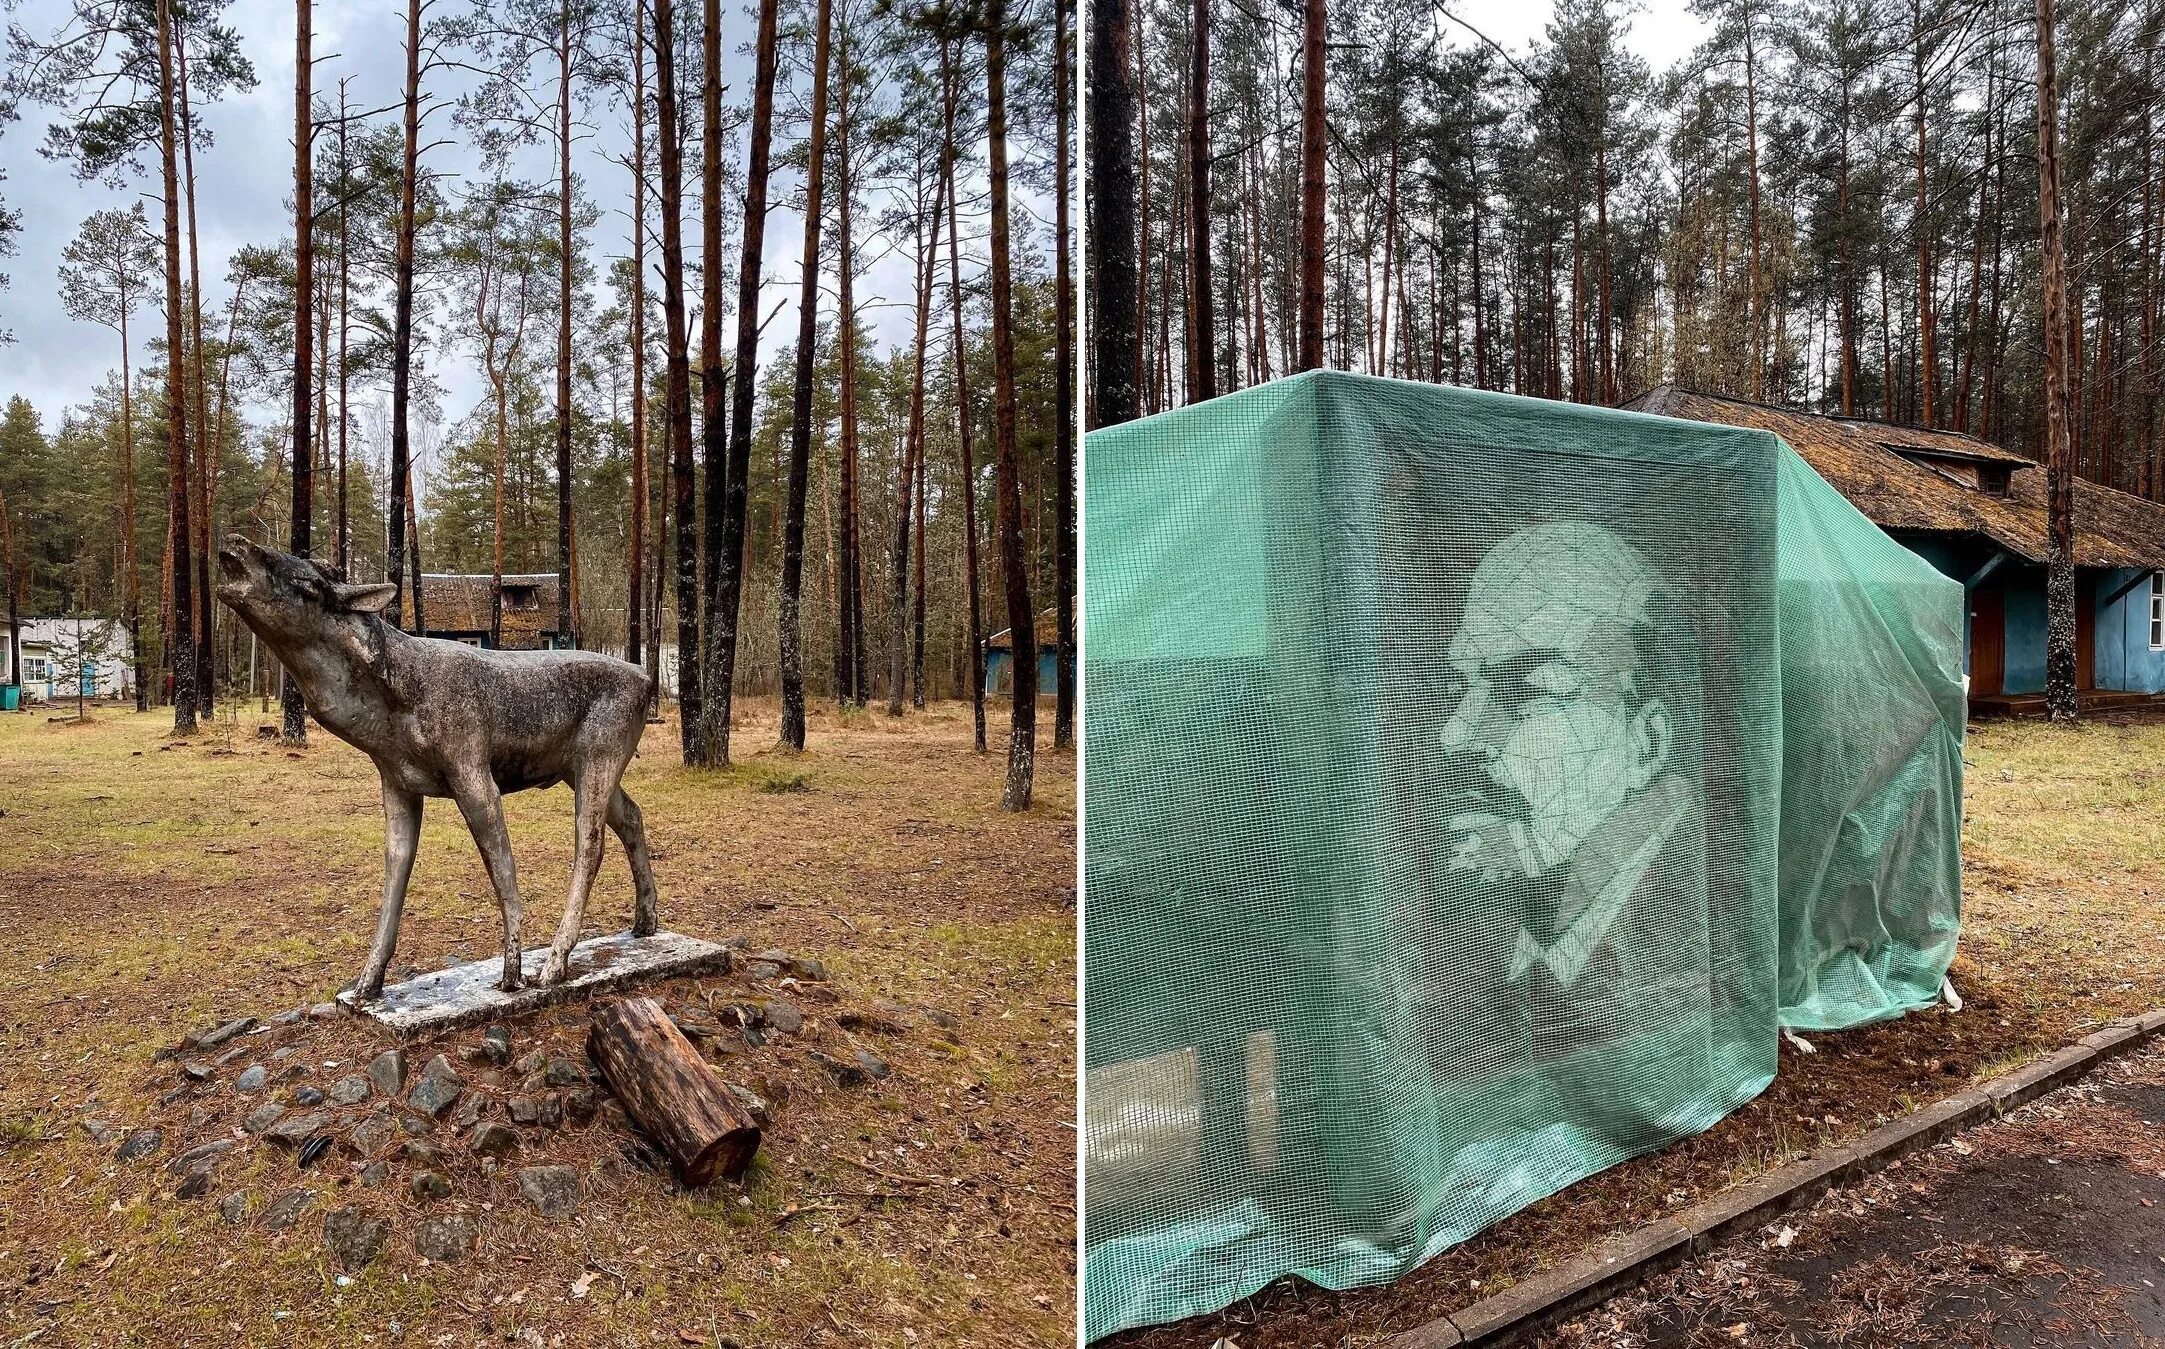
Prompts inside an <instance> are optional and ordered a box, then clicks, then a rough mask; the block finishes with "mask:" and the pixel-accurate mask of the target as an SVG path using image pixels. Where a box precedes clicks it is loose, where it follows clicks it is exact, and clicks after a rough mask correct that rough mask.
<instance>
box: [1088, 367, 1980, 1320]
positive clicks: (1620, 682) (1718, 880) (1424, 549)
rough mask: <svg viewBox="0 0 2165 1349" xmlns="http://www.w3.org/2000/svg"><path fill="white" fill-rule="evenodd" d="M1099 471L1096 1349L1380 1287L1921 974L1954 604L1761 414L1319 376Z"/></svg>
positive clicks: (1957, 743) (1680, 1127)
mask: <svg viewBox="0 0 2165 1349" xmlns="http://www.w3.org/2000/svg"><path fill="white" fill-rule="evenodd" d="M1085 462H1086V469H1085V471H1086V474H1087V481H1086V494H1085V522H1086V529H1087V533H1086V536H1085V537H1086V540H1087V546H1086V576H1085V596H1086V628H1085V631H1086V632H1087V634H1088V638H1087V643H1086V650H1085V659H1086V662H1087V664H1086V669H1085V674H1084V681H1083V687H1084V695H1085V721H1084V725H1085V735H1086V753H1087V760H1086V761H1087V763H1088V772H1087V773H1086V774H1085V781H1086V786H1085V838H1084V848H1085V854H1084V855H1085V861H1084V885H1085V905H1086V908H1085V925H1086V941H1087V945H1086V947H1085V951H1086V959H1085V968H1086V975H1085V978H1086V980H1087V989H1086V1003H1085V1006H1086V1009H1087V1012H1086V1016H1087V1026H1086V1034H1087V1039H1086V1057H1087V1082H1086V1088H1085V1120H1084V1153H1085V1174H1086V1181H1085V1183H1086V1186H1087V1188H1086V1191H1085V1195H1086V1210H1087V1211H1086V1216H1085V1246H1086V1254H1085V1274H1084V1278H1085V1286H1086V1303H1087V1313H1086V1314H1087V1321H1088V1325H1087V1329H1088V1333H1089V1334H1090V1336H1091V1337H1092V1338H1096V1337H1099V1336H1102V1335H1105V1334H1108V1333H1110V1332H1112V1331H1115V1330H1118V1329H1121V1328H1124V1327H1128V1326H1135V1325H1143V1324H1150V1323H1154V1322H1160V1321H1167V1320H1172V1319H1176V1318H1179V1317H1182V1316H1188V1315H1193V1314H1197V1313H1202V1312H1208V1311H1212V1310H1215V1309H1217V1308H1219V1307H1222V1306H1224V1305H1226V1304H1227V1303H1229V1302H1232V1301H1233V1300H1235V1299H1237V1298H1239V1297H1242V1296H1244V1295H1246V1294H1248V1293H1251V1292H1253V1291H1255V1290H1256V1289H1258V1288H1260V1287H1262V1286H1263V1285H1264V1284H1266V1283H1268V1282H1270V1281H1271V1280H1273V1279H1275V1278H1278V1277H1280V1276H1283V1275H1289V1274H1290V1275H1299V1276H1301V1277H1302V1278H1305V1279H1308V1280H1310V1281H1312V1282H1314V1283H1318V1284H1322V1285H1325V1286H1328V1287H1332V1288H1343V1287H1348V1286H1351V1285H1355V1284H1363V1283H1374V1282H1379V1281H1383V1280H1387V1279H1390V1278H1392V1277H1394V1276H1396V1275H1398V1274H1401V1273H1403V1272H1405V1271H1406V1270H1407V1269H1409V1268H1411V1267H1413V1266H1414V1265H1416V1264H1418V1263H1420V1262H1421V1261H1422V1260H1425V1259H1427V1258H1428V1257H1430V1256H1433V1255H1435V1254H1436V1253H1437V1252H1439V1251H1441V1250H1443V1249H1445V1248H1447V1247H1449V1246H1451V1245H1453V1244H1455V1243H1457V1242H1460V1241H1463V1240H1465V1239H1466V1238H1467V1237H1470V1236H1472V1235H1473V1234H1474V1233H1476V1232H1478V1231H1480V1230H1481V1229H1482V1228H1484V1227H1486V1226H1488V1225H1489V1224H1491V1223H1493V1222H1495V1221H1496V1220H1497V1219H1499V1218H1501V1217H1503V1216H1505V1215H1507V1214H1510V1213H1512V1212H1514V1211H1516V1210H1518V1209H1520V1208H1522V1207H1524V1206H1525V1205H1527V1204H1529V1203H1531V1202H1533V1201H1534V1200H1536V1199H1539V1198H1541V1197H1543V1196H1545V1195H1548V1194H1552V1193H1554V1192H1555V1191H1556V1190H1558V1189H1560V1188H1562V1187H1563V1186H1565V1185H1568V1184H1570V1183H1571V1182H1572V1181H1574V1180H1576V1179H1578V1178H1580V1177H1582V1176H1585V1175H1588V1174H1590V1173H1592V1172H1595V1171H1599V1170H1601V1169H1603V1168H1605V1167H1608V1166H1611V1165H1614V1164H1615V1163H1617V1162H1619V1161H1622V1160H1624V1159H1625V1158H1628V1157H1631V1156H1633V1155H1635V1154H1638V1153H1642V1152H1645V1151H1648V1150H1650V1149H1653V1148H1656V1147H1659V1146H1661V1145H1662V1144H1664V1143H1666V1142H1668V1141H1670V1140H1672V1139H1675V1138H1678V1137H1681V1136H1684V1135H1687V1134H1691V1133H1695V1132H1698V1131H1700V1130H1704V1129H1706V1128H1708V1127H1710V1126H1711V1125H1713V1124H1714V1123H1715V1122H1716V1121H1717V1120H1719V1119H1720V1118H1721V1117H1722V1116H1723V1115H1724V1114H1726V1113H1727V1112H1728V1111H1730V1110H1732V1109H1734V1108H1735V1107H1736V1106H1738V1105H1739V1104H1741V1103H1742V1102H1744V1101H1746V1100H1748V1099H1750V1098H1751V1097H1752V1096H1753V1095H1755V1094H1756V1093H1758V1092H1759V1091H1761V1090H1762V1089H1764V1087H1765V1086H1766V1084H1767V1083H1768V1081H1769V1080H1770V1079H1771V1078H1772V1076H1773V1073H1774V1070H1775V1062H1776V1056H1777V1040H1778V1032H1779V1027H1780V1026H1781V1025H1782V1024H1784V1023H1785V1022H1786V1023H1788V1024H1793V1025H1797V1026H1800V1027H1803V1026H1809V1027H1828V1026H1843V1025H1851V1024H1856V1023H1859V1022H1864V1021H1869V1020H1873V1019H1877V1018H1881V1017H1886V1016H1892V1015H1897V1014H1899V1013H1900V1012H1902V1011H1903V1010H1905V1009H1908V1008H1912V1007H1916V1006H1921V1005H1923V1004H1924V1003H1926V1002H1928V1001H1929V1000H1930V999H1931V998H1932V997H1933V996H1934V995H1935V993H1936V991H1937V989H1938V988H1939V984H1940V979H1941V977H1942V975H1943V973H1944V971H1945V969H1946V966H1947V963H1948V961H1949V960H1950V959H1951V958H1952V954H1953V944H1954V939H1955V935H1956V925H1957V902H1956V900H1957V868H1956V846H1957V831H1958V826H1959V820H1960V772H1961V755H1960V750H1961V734H1962V690H1961V683H1960V663H1961V659H1960V658H1961V626H1960V624H1961V612H1962V602H1961V594H1962V592H1961V587H1960V586H1959V585H1957V584H1955V583H1954V582H1951V581H1947V580H1945V579H1943V578H1941V577H1939V576H1938V575H1937V574H1936V573H1935V572H1933V571H1932V570H1931V568H1929V567H1928V566H1926V565H1925V564H1924V563H1923V562H1922V561H1920V560H1918V559H1917V558H1915V557H1914V556H1912V555H1911V554H1909V553H1908V552H1906V551H1905V550H1903V549H1902V548H1900V547H1899V546H1898V545H1896V544H1894V543H1893V542H1892V541H1891V540H1889V539H1887V538H1886V536H1885V535H1883V534H1881V533H1880V532H1879V530H1878V529H1877V528H1875V527H1874V526H1873V525H1872V524H1871V523H1870V522H1868V521H1866V520H1865V519H1864V518H1863V517H1862V516H1861V515H1859V514H1858V513H1857V512H1856V511H1855V510H1853V509H1852V508H1851V507H1850V506H1849V505H1848V503H1847V502H1845V501H1843V500H1842V499H1841V497H1839V496H1838V495H1837V494H1836V493H1834V492H1833V490H1832V489H1830V488H1828V487H1827V486H1826V484H1825V483H1824V482H1822V481H1821V480H1820V479H1819V478H1818V477H1817V476H1816V475H1815V474H1813V473H1812V471H1811V470H1810V468H1809V467H1808V466H1806V465H1805V464H1804V463H1803V462H1802V461H1801V460H1800V459H1799V458H1798V457H1797V456H1796V455H1795V453H1794V452H1793V451H1791V450H1790V449H1789V448H1788V447H1787V446H1785V445H1783V444H1782V443H1781V442H1780V441H1779V440H1777V439H1775V438H1774V437H1772V436H1770V435H1768V434H1766V433H1765V432H1759V431H1749V430H1743V429H1738V428H1732V427H1725V426H1713V425H1703V424H1699V423H1692V422H1682V421H1675V420H1670V419H1666V418H1657V417H1647V416H1640V415H1637V414H1633V413H1624V412H1615V411H1608V410H1598V409H1589V408H1581V407H1574V406H1571V405H1568V404H1561V403H1552V402H1543V401H1536V400H1529V399H1520V398H1512V397H1507V396H1503V395H1495V394H1481V393H1473V392H1468V391H1465V390H1457V389H1447V388H1439V387H1436V386H1432V385H1421V384H1407V383H1398V382H1394V381H1386V380H1378V379H1368V378H1362V377H1358V376H1349V375H1341V374H1329V373H1316V374H1309V375H1304V376H1300V377H1298V378H1294V379H1288V380H1281V381H1279V382H1277V383H1274V384H1270V385H1265V386H1263V387H1260V388H1256V389H1251V390H1248V391H1246V392H1243V393H1238V394H1234V395H1231V396H1228V397H1225V398H1220V399H1217V400H1215V401H1213V402H1210V403H1208V404H1204V405H1201V406H1198V407H1194V408H1189V409H1184V410H1181V411H1178V412H1173V413H1168V414H1166V415H1164V416H1160V417H1154V418H1150V419H1147V420H1144V421H1141V422H1135V423H1131V424H1128V425H1126V426H1122V427H1118V428H1115V429H1112V430H1107V431H1100V432H1093V433H1092V434H1091V435H1090V436H1089V437H1088V439H1087V442H1086V460H1085Z"/></svg>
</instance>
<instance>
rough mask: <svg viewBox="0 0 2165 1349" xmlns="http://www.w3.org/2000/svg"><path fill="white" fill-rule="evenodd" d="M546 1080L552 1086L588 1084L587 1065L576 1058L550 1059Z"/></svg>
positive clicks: (581, 1085)
mask: <svg viewBox="0 0 2165 1349" xmlns="http://www.w3.org/2000/svg"><path fill="white" fill-rule="evenodd" d="M545 1080H546V1081H547V1082H548V1084H549V1085H550V1086H552V1087H583V1086H585V1085H586V1065H585V1064H583V1063H580V1062H578V1061H577V1060H575V1059H566V1058H553V1059H550V1060H549V1072H548V1077H547V1078H546V1079H545Z"/></svg>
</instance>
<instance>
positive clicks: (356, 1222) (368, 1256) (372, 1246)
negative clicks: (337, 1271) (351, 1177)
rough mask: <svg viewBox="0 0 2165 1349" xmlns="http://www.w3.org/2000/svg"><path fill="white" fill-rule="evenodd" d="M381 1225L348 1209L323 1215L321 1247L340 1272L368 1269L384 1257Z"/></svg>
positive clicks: (382, 1226)
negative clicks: (324, 1248)
mask: <svg viewBox="0 0 2165 1349" xmlns="http://www.w3.org/2000/svg"><path fill="white" fill-rule="evenodd" d="M384 1236H385V1229H384V1225H383V1224H382V1223H380V1222H377V1221H376V1220H375V1219H373V1218H371V1217H369V1216H368V1215H367V1214H365V1213H363V1212H361V1210H360V1209H358V1208H355V1207H353V1206H352V1205H348V1206H347V1207H345V1208H339V1209H332V1210H331V1211H330V1212H329V1213H326V1214H324V1215H323V1244H324V1246H326V1247H327V1248H329V1250H330V1252H331V1258H332V1259H333V1260H336V1261H337V1262H338V1265H339V1267H340V1268H341V1269H345V1270H348V1271H354V1270H362V1269H366V1268H368V1266H369V1265H371V1264H373V1263H374V1262H375V1259H376V1257H377V1256H378V1255H381V1254H382V1253H383V1239H384Z"/></svg>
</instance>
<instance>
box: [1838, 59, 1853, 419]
mask: <svg viewBox="0 0 2165 1349" xmlns="http://www.w3.org/2000/svg"><path fill="white" fill-rule="evenodd" d="M1842 100H1843V102H1842V150H1841V163H1840V167H1839V169H1838V176H1837V178H1836V180H1835V195H1834V200H1835V226H1834V227H1835V230H1836V233H1837V235H1838V237H1839V238H1840V240H1841V243H1840V247H1839V250H1838V251H1839V255H1840V264H1839V270H1840V272H1841V285H1842V300H1841V306H1840V322H1841V326H1842V333H1841V346H1842V356H1841V365H1842V415H1843V416H1844V417H1854V416H1856V415H1857V375H1858V370H1857V273H1856V259H1855V257H1854V256H1853V254H1852V250H1853V249H1854V248H1855V240H1854V238H1853V237H1852V231H1853V228H1854V227H1853V226H1852V225H1851V223H1850V218H1849V102H1848V100H1849V91H1848V89H1847V88H1846V87H1845V88H1844V89H1843V91H1842Z"/></svg>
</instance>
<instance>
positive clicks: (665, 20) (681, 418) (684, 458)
mask: <svg viewBox="0 0 2165 1349" xmlns="http://www.w3.org/2000/svg"><path fill="white" fill-rule="evenodd" d="M671 4H672V0H654V89H655V121H656V122H657V123H658V130H659V132H660V135H661V160H662V162H661V170H662V187H661V208H662V314H663V318H664V320H665V322H666V324H667V327H668V341H669V351H668V378H667V381H666V385H665V394H664V397H665V398H666V399H667V401H668V405H669V406H668V412H667V418H668V429H669V489H670V490H669V497H670V508H671V509H672V510H674V511H675V512H676V517H677V518H676V549H677V581H676V593H677V715H678V720H679V725H678V728H677V729H678V739H679V742H680V743H681V745H682V749H683V756H684V762H685V763H687V764H691V763H696V762H698V759H697V747H696V744H695V741H696V740H697V738H698V733H699V715H700V698H699V676H700V669H699V533H698V521H697V520H696V518H695V517H694V514H693V509H692V392H691V351H690V349H689V347H688V345H687V344H688V342H689V340H690V334H689V333H688V332H687V330H686V323H685V315H684V144H683V140H682V136H683V132H684V124H683V121H682V120H681V119H680V118H679V117H678V115H677V62H676V57H677V53H676V22H675V15H674V13H673V12H672V10H671Z"/></svg>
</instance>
